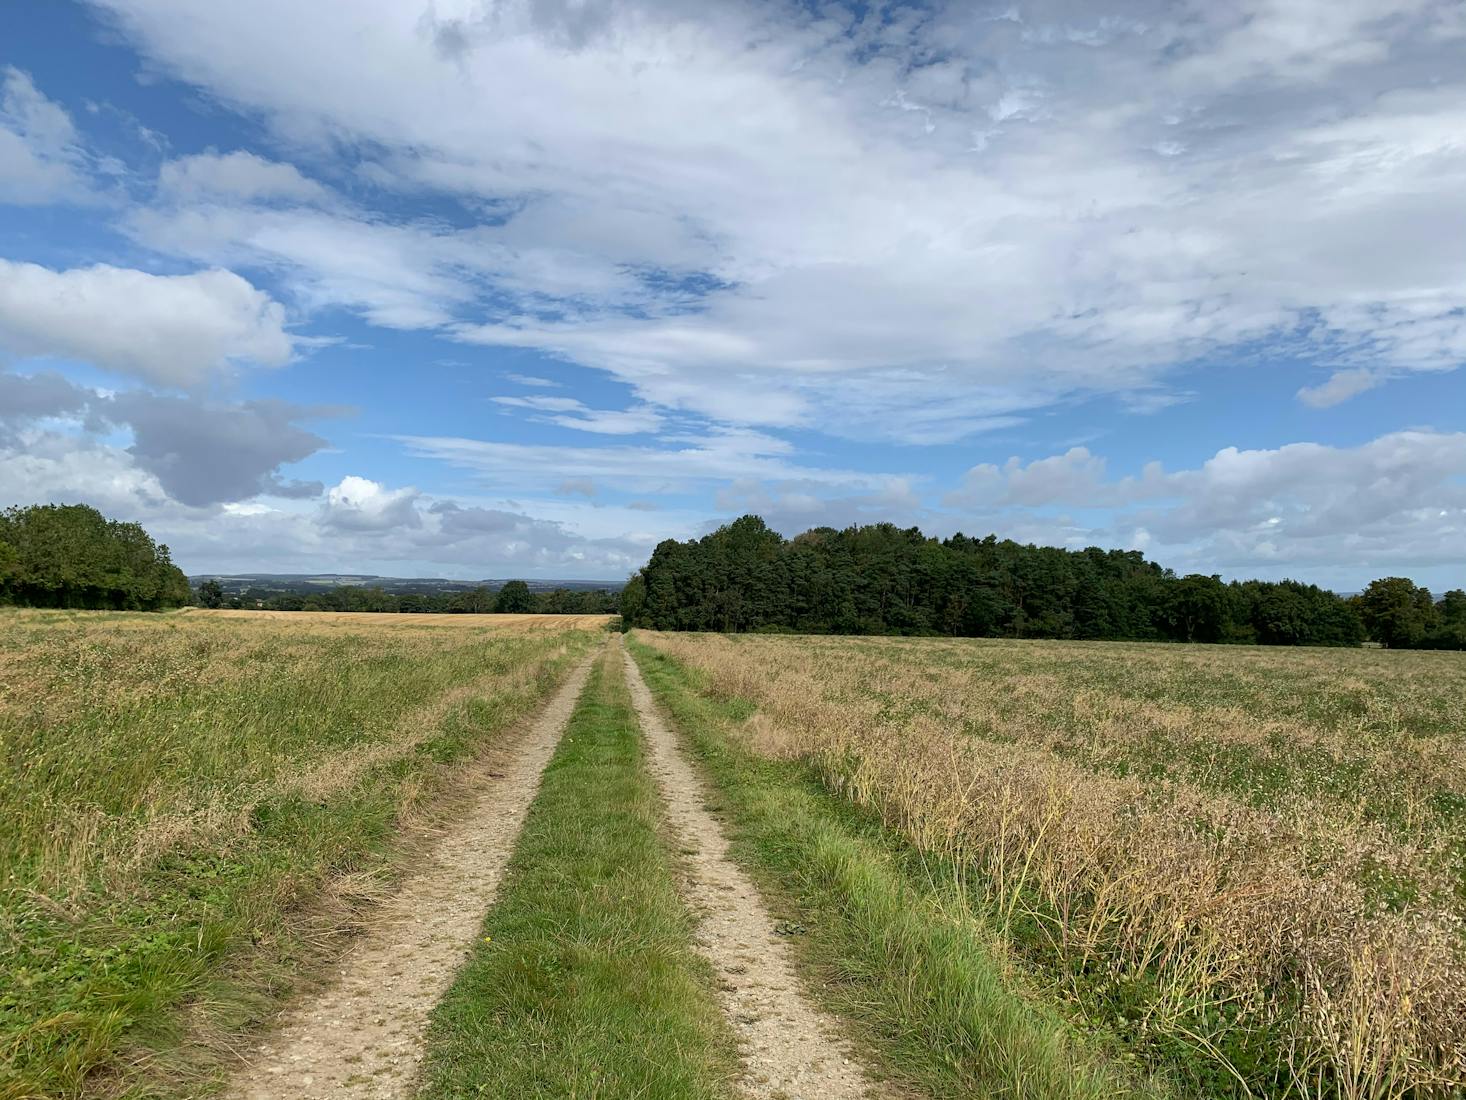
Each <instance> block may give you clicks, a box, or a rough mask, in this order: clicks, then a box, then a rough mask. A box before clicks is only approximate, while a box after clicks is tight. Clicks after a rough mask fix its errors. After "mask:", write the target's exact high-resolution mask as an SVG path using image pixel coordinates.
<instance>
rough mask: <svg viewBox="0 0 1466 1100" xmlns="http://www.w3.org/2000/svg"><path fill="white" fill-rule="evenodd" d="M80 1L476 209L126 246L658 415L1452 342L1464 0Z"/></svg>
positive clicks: (808, 417) (212, 87) (995, 402)
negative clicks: (336, 308)
mask: <svg viewBox="0 0 1466 1100" xmlns="http://www.w3.org/2000/svg"><path fill="white" fill-rule="evenodd" d="M97 2H98V3H99V5H100V6H102V7H104V8H106V9H107V10H109V11H111V12H112V13H114V15H115V17H116V19H117V22H118V25H119V26H120V28H121V29H122V30H123V32H124V33H125V34H127V35H129V36H130V37H131V38H132V40H133V41H134V42H136V43H137V45H138V47H139V48H140V49H141V50H142V51H144V52H145V53H146V54H147V55H148V57H149V58H150V60H151V61H152V62H153V63H154V64H156V65H158V66H159V67H161V68H162V69H164V70H166V71H168V72H171V73H173V74H176V75H177V76H179V77H181V78H182V79H184V80H187V81H190V82H192V83H194V84H196V85H199V86H201V87H203V88H205V89H206V90H207V91H208V92H209V93H210V94H212V95H213V96H215V97H217V98H218V99H220V100H222V101H225V102H227V103H231V104H233V105H235V106H237V107H239V108H240V109H241V110H245V111H248V112H251V113H258V114H260V115H262V116H263V117H264V118H266V119H267V120H269V122H270V124H271V125H272V126H273V127H274V129H275V131H276V133H277V135H278V136H280V137H281V138H282V139H284V140H285V141H288V142H290V143H293V144H294V145H295V146H296V147H305V148H312V149H314V150H315V151H317V152H318V153H320V154H322V155H325V154H331V153H334V152H335V151H338V150H339V149H340V148H341V147H342V144H343V141H344V142H345V143H351V144H352V147H353V148H354V149H361V150H365V151H366V152H367V157H368V163H367V164H365V165H364V166H363V167H362V173H363V176H364V178H368V179H370V180H372V181H373V182H374V183H375V184H376V185H377V186H378V187H379V188H381V189H383V190H384V191H385V192H402V193H412V192H414V191H419V190H429V191H433V192H437V193H439V194H442V195H447V196H449V197H450V198H457V199H459V200H461V202H462V204H463V206H464V208H465V210H467V211H469V212H474V211H488V212H489V214H490V216H489V217H486V218H484V219H483V221H482V223H481V224H478V225H470V226H468V227H462V226H461V225H459V226H458V227H455V226H454V225H442V224H427V223H422V224H419V223H409V224H402V223H401V218H400V215H399V216H398V217H396V218H395V219H394V218H392V217H390V216H380V215H377V214H374V213H373V212H371V211H364V210H356V209H351V208H349V207H346V206H344V205H341V204H338V205H336V206H335V207H332V208H330V209H314V208H312V209H305V208H300V209H291V210H285V209H280V208H279V207H278V203H276V202H275V201H274V200H271V202H270V203H269V204H263V203H258V202H251V201H248V200H247V199H246V197H245V195H244V194H242V193H236V194H235V195H233V196H231V197H227V199H226V197H220V196H217V195H216V196H215V197H213V198H207V199H206V198H204V197H199V198H198V199H197V200H195V201H191V202H189V203H177V202H175V203H173V204H172V205H167V204H165V205H164V207H160V208H159V209H156V210H153V211H150V212H147V213H145V214H143V215H140V216H139V217H138V218H137V219H135V220H134V223H133V227H134V232H135V233H136V234H137V235H138V236H139V237H140V239H143V240H145V241H147V242H148V243H150V244H153V245H154V246H156V247H160V248H165V249H169V250H172V251H175V252H177V253H179V254H182V255H188V256H191V257H195V258H198V259H201V260H204V261H205V262H211V263H227V262H232V260H233V258H235V257H248V258H250V259H252V261H253V262H268V263H272V264H275V265H277V266H278V267H279V268H280V269H281V270H282V271H283V272H285V273H287V274H288V275H289V277H290V278H291V279H293V280H294V281H295V282H296V284H297V286H298V290H299V292H300V293H302V295H303V300H304V301H307V302H308V303H310V304H327V303H330V304H338V305H346V306H348V307H351V308H355V309H358V310H360V311H361V312H362V313H363V314H364V315H366V316H367V317H368V318H370V319H372V320H373V321H375V322H377V323H379V324H387V325H395V326H399V327H432V326H446V327H447V329H448V331H450V332H452V333H454V334H456V335H457V336H458V337H459V338H460V339H463V340H468V341H477V342H483V343H488V344H498V345H511V346H517V347H531V348H536V349H540V350H543V351H547V352H550V353H552V354H556V355H560V356H563V357H565V358H568V359H572V360H574V361H576V362H579V363H582V364H587V365H591V366H595V367H598V368H601V369H604V370H607V371H610V372H612V373H613V374H615V375H616V376H617V377H618V378H620V379H621V380H623V381H625V382H627V383H629V384H630V385H632V386H633V387H634V388H635V389H636V391H637V393H638V394H639V396H640V397H641V398H642V399H643V400H645V401H647V402H650V403H653V404H657V405H662V406H667V407H671V408H683V409H690V410H694V411H698V412H702V413H704V414H706V415H709V416H713V417H715V418H720V419H726V420H730V421H736V422H741V423H747V424H753V425H771V426H780V425H785V426H787V425H810V426H816V427H820V428H823V429H825V430H827V431H833V432H840V433H845V434H850V435H854V436H862V437H865V436H869V435H872V434H879V435H880V436H882V437H884V438H893V439H899V440H910V441H948V440H952V439H957V438H961V437H962V436H963V435H967V434H970V433H972V432H974V431H978V430H981V429H984V428H987V427H992V426H994V425H996V424H1004V423H1012V422H1013V421H1014V419H1016V418H1018V417H1021V416H1023V415H1025V413H1026V412H1027V411H1029V410H1032V409H1035V408H1038V407H1041V406H1043V405H1046V404H1050V403H1052V402H1054V401H1056V400H1061V399H1063V398H1065V397H1066V396H1069V395H1072V394H1075V393H1083V392H1093V391H1116V392H1122V393H1124V392H1132V391H1133V392H1136V393H1139V394H1145V395H1148V396H1146V397H1144V398H1142V399H1140V401H1139V404H1138V406H1137V407H1139V408H1141V409H1144V408H1156V407H1160V404H1161V403H1162V402H1163V401H1164V400H1165V395H1166V393H1167V386H1168V372H1169V371H1170V370H1171V369H1172V368H1173V367H1175V366H1176V365H1178V364H1184V363H1194V362H1198V361H1203V360H1205V361H1215V360H1216V358H1217V357H1218V356H1217V353H1218V352H1219V351H1220V350H1223V349H1226V348H1229V347H1234V346H1249V345H1251V344H1253V343H1254V342H1257V341H1265V340H1274V341H1276V340H1286V341H1287V346H1288V347H1289V349H1290V351H1291V352H1292V353H1293V354H1296V355H1298V356H1300V357H1302V358H1305V359H1314V360H1317V361H1318V362H1319V363H1320V364H1321V365H1323V366H1325V367H1327V368H1328V369H1330V370H1338V371H1342V372H1345V373H1344V374H1342V375H1339V376H1337V378H1336V379H1335V380H1334V381H1330V382H1326V383H1324V384H1323V386H1322V387H1321V388H1319V387H1307V388H1305V390H1304V391H1303V393H1302V394H1301V395H1300V396H1301V397H1302V398H1303V399H1304V400H1309V401H1313V402H1314V403H1319V402H1321V401H1323V402H1326V401H1331V400H1338V399H1343V398H1344V397H1345V396H1346V395H1347V394H1348V393H1349V392H1351V391H1352V392H1356V393H1357V392H1359V386H1360V382H1361V381H1362V378H1363V376H1361V375H1357V374H1352V373H1349V372H1352V371H1356V370H1365V369H1368V370H1370V371H1371V372H1373V373H1372V374H1371V378H1373V379H1376V380H1383V379H1387V378H1389V377H1392V376H1394V375H1396V374H1399V373H1402V372H1405V371H1410V370H1421V369H1452V368H1454V367H1455V366H1457V365H1458V364H1459V363H1460V362H1461V361H1462V359H1463V358H1466V314H1463V311H1462V306H1463V303H1466V287H1463V283H1462V281H1461V274H1460V265H1459V257H1458V255H1457V252H1458V249H1457V248H1456V246H1455V241H1456V240H1458V239H1460V238H1462V237H1463V236H1466V221H1463V219H1466V208H1463V207H1462V205H1461V204H1460V203H1459V202H1458V201H1457V199H1456V196H1457V195H1458V194H1460V193H1461V192H1462V190H1463V189H1466V146H1463V144H1462V143H1461V141H1460V134H1461V133H1462V130H1463V125H1466V114H1463V110H1466V108H1463V106H1462V105H1463V104H1466V64H1463V60H1466V19H1463V18H1462V17H1461V15H1460V8H1459V4H1457V3H1455V2H1454V0H1406V2H1404V3H1400V4H1393V5H1389V6H1388V9H1385V8H1382V7H1381V6H1380V5H1378V4H1373V3H1368V2H1367V0H1344V2H1338V0H1286V2H1284V0H1237V2H1236V3H1231V4H1220V5H1219V4H1210V3H1200V2H1195V3H1192V2H1187V3H1183V4H1174V3H1169V2H1164V0H1125V2H1124V3H1121V4H1120V5H1119V6H1118V7H1115V6H1112V7H1111V8H1107V9H1106V11H1105V12H1104V13H1103V14H1098V13H1095V12H1094V11H1093V7H1092V5H1087V4H1082V3H1078V2H1077V0H1029V2H1021V3H1018V4H1015V5H1012V6H1011V7H1010V8H1008V9H1005V10H1004V12H1002V13H1001V14H1002V15H1003V17H1002V18H985V17H982V16H981V15H980V14H977V13H974V11H973V9H972V8H971V6H970V5H968V4H963V3H956V2H952V3H939V4H936V5H932V6H930V7H921V8H916V7H912V8H909V9H892V10H886V9H883V10H882V12H881V13H880V14H879V15H877V14H875V13H867V12H865V11H864V9H862V8H857V7H855V6H849V7H847V6H842V5H818V6H809V5H796V4H783V3H765V2H753V0H748V2H734V3H726V4H716V5H700V6H699V5H688V4H683V3H675V2H671V0H641V2H633V3H610V2H593V3H586V4H576V5H569V6H567V5H564V4H551V3H535V2H524V3H514V4H493V5H486V4H477V3H469V2H467V0H464V2H462V3H451V4H444V3H439V4H437V5H434V6H433V7H431V8H430V9H429V10H428V13H427V14H426V15H424V14H423V13H422V11H421V10H420V9H417V8H412V7H407V6H403V5H401V4H398V3H395V2H393V0H368V2H352V3H349V4H348V3H346V2H345V0H336V2H334V3H317V4H309V5H302V4H298V3H290V2H287V0H261V2H260V3H256V4H251V5H248V6H239V5H235V6H230V5H203V6H201V5H197V4H193V3H190V2H188V0H97ZM344 36H349V37H350V38H351V41H352V42H353V49H352V50H351V51H349V52H342V51H341V50H339V49H338V48H337V47H338V44H339V42H340V41H341V40H342V39H343V37H344ZM994 57H1001V58H1002V59H1003V63H1002V65H1001V66H999V65H995V64H993V63H992V62H991V59H992V58H994ZM363 69H366V70H367V71H371V72H372V73H374V74H376V75H375V76H374V79H373V80H371V81H361V80H358V79H356V76H357V74H358V73H359V72H361V71H362V70H363ZM501 102H513V103H515V104H516V105H517V106H516V109H515V110H514V111H497V110H484V109H483V105H484V104H485V103H501ZM710 118H716V119H722V120H727V124H726V125H720V126H718V127H715V128H713V129H711V130H710V129H709V127H708V126H707V120H708V119H710ZM384 201H385V200H384ZM390 201H391V202H392V203H394V204H395V203H397V201H398V196H397V195H391V197H390ZM395 209H400V206H397V207H395ZM384 210H385V211H387V213H388V214H390V208H388V207H387V206H385V205H384ZM394 220H395V221H396V222H397V224H392V222H393V221H394ZM465 220H472V219H465Z"/></svg>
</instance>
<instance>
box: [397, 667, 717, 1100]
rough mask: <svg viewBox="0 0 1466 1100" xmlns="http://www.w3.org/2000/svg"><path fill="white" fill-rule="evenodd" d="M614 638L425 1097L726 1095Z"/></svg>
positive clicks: (448, 1004) (454, 998)
mask: <svg viewBox="0 0 1466 1100" xmlns="http://www.w3.org/2000/svg"><path fill="white" fill-rule="evenodd" d="M623 659H624V658H623V657H622V656H621V653H620V652H619V651H617V650H613V651H611V652H609V653H608V654H607V655H606V656H605V657H604V658H602V659H601V661H600V662H599V663H598V664H597V667H596V668H595V670H594V671H593V672H592V674H591V679H590V681H589V682H588V683H587V685H586V689H585V693H584V694H583V695H582V696H581V700H580V703H579V705H578V706H577V708H576V711H575V714H574V716H573V717H572V719H571V721H570V725H569V727H568V729H567V730H566V734H565V738H564V740H563V741H562V742H561V743H560V746H559V748H558V749H557V750H556V752H555V755H554V757H553V758H552V760H551V762H550V764H549V766H548V768H547V769H546V771H545V775H544V779H543V785H542V786H541V788H540V792H539V794H538V796H537V797H536V799H535V801H534V804H533V805H532V806H531V808H530V812H529V816H528V818H527V819H526V821H525V826H524V832H523V834H522V835H521V838H520V842H519V846H518V848H517V849H516V850H515V854H514V857H513V859H512V860H511V862H510V865H509V868H508V870H507V873H506V876H505V881H504V885H503V887H502V889H501V893H500V896H499V900H498V901H497V902H496V903H495V905H494V906H493V908H492V909H491V910H490V911H489V914H488V917H487V919H486V921H485V924H484V929H483V935H482V937H481V942H480V943H479V944H478V945H477V946H476V948H475V950H474V953H473V956H472V958H471V959H470V960H469V962H468V963H467V964H466V965H465V967H464V968H463V970H462V971H461V972H460V973H459V975H458V977H457V979H456V980H455V982H454V984H453V986H452V988H451V989H450V990H449V992H448V994H447V995H446V996H445V997H444V999H443V1001H442V1002H441V1003H440V1004H439V1005H438V1007H437V1009H436V1010H435V1012H434V1015H433V1021H432V1025H431V1027H430V1030H429V1037H428V1055H427V1063H426V1070H425V1074H424V1083H423V1086H422V1091H421V1095H422V1096H423V1097H425V1098H426V1097H432V1098H434V1100H451V1098H456V1097H479V1096H513V1097H536V1096H541V1097H551V1096H553V1097H567V1096H572V1097H597V1098H601V1100H614V1098H617V1097H637V1098H638V1100H658V1098H665V1100H674V1098H675V1100H689V1098H697V1097H726V1096H729V1095H731V1087H730V1084H729V1082H730V1081H731V1080H732V1078H733V1076H734V1075H735V1073H736V1068H737V1066H736V1055H735V1048H734V1041H733V1038H732V1036H731V1033H730V1032H729V1030H728V1026H727V1024H726V1022H725V1021H724V1020H723V1018H722V1016H721V1014H720V1012H719V1011H718V1007H717V1005H716V1002H715V1001H714V998H713V994H712V981H713V975H712V973H711V971H710V969H709V968H708V967H707V965H706V964H705V963H704V962H703V960H702V959H701V958H699V957H698V956H697V955H696V954H695V952H694V950H693V947H692V942H691V939H692V919H691V917H690V915H689V914H688V912H687V910H686V908H685V907H684V906H683V904H682V901H681V899H680V898H679V896H678V893H677V886H676V880H675V876H674V871H673V866H672V864H671V861H670V858H669V856H668V855H667V850H666V846H665V844H664V842H663V838H662V836H661V833H660V828H661V825H660V818H659V812H660V811H659V805H660V803H659V800H658V796H657V791H656V788H655V785H654V784H653V781H652V779H651V777H650V776H649V775H648V774H647V771H646V768H645V766H644V760H643V750H642V743H641V740H640V737H639V734H638V730H637V723H636V717H635V713H634V711H633V710H632V707H631V701H630V697H629V695H628V693H627V690H626V685H625V680H624V678H623V676H622V675H621V666H620V661H621V660H623Z"/></svg>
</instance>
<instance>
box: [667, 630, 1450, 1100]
mask: <svg viewBox="0 0 1466 1100" xmlns="http://www.w3.org/2000/svg"><path fill="white" fill-rule="evenodd" d="M639 633H640V632H639ZM641 636H642V637H643V638H644V639H645V640H646V641H647V642H649V643H650V644H651V645H652V646H654V647H655V648H656V649H657V650H658V651H660V652H661V653H663V654H665V655H667V656H669V657H672V658H673V659H675V660H676V661H677V662H678V663H679V664H681V665H682V666H684V667H686V668H688V669H690V670H692V671H693V673H694V674H695V675H696V676H698V677H699V678H700V682H701V684H702V685H703V690H704V691H706V692H707V693H708V694H709V695H712V696H714V697H717V698H722V699H729V700H746V701H748V703H750V704H752V706H751V707H750V716H749V717H748V718H747V720H746V721H745V722H744V723H743V726H742V730H741V732H740V737H741V739H742V740H743V742H744V744H745V745H746V746H748V747H750V748H752V749H753V750H755V751H757V752H760V753H762V754H764V755H767V756H771V757H778V758H785V759H793V760H799V761H803V762H805V763H806V764H808V765H809V766H810V767H811V768H813V769H814V770H815V771H816V772H817V773H818V774H819V775H820V776H821V778H822V779H823V781H824V783H825V785H826V786H827V787H829V788H830V789H831V790H834V791H836V792H838V793H840V794H842V795H844V796H846V797H848V798H849V799H850V800H852V801H853V802H855V803H856V804H858V805H861V806H865V807H869V808H870V809H872V810H874V811H875V812H877V813H878V814H879V815H880V816H881V818H882V819H883V820H884V821H885V822H886V823H887V824H888V825H890V826H892V827H893V828H895V829H897V830H898V831H899V832H901V833H902V834H904V835H905V836H906V837H907V838H908V839H909V840H910V841H911V842H912V843H913V844H915V845H916V846H917V847H918V848H919V849H921V850H923V851H926V852H929V853H931V854H932V855H933V856H936V857H939V858H940V859H941V860H943V861H944V862H945V863H948V864H950V866H952V867H953V868H955V869H956V872H957V873H958V874H960V875H961V877H962V881H963V883H964V887H965V890H966V893H967V896H968V898H969V902H970V904H971V906H972V908H973V911H974V913H976V914H977V915H979V916H981V917H982V918H983V919H984V920H985V921H986V922H987V923H988V925H990V926H991V927H993V928H994V929H995V930H997V931H998V932H999V933H1001V934H1002V936H1003V937H1004V939H1005V940H1006V942H1007V943H1008V944H1009V945H1010V947H1011V950H1012V952H1013V956H1014V958H1015V961H1017V962H1018V963H1019V964H1020V965H1021V966H1023V967H1024V968H1025V969H1026V970H1028V971H1029V972H1030V973H1032V974H1033V975H1035V976H1036V977H1037V979H1038V980H1039V981H1040V982H1041V983H1046V985H1047V987H1048V988H1049V989H1050V990H1051V991H1052V999H1053V1001H1054V1002H1055V1003H1056V1004H1060V1005H1063V1006H1066V1011H1068V1012H1069V1013H1070V1014H1071V1015H1072V1016H1074V1017H1075V1018H1076V1019H1077V1020H1078V1021H1079V1022H1080V1024H1081V1026H1087V1027H1092V1028H1094V1029H1095V1030H1096V1031H1099V1032H1103V1033H1105V1034H1108V1035H1113V1036H1116V1037H1117V1038H1118V1040H1119V1041H1120V1042H1121V1043H1123V1044H1124V1045H1125V1046H1126V1047H1128V1048H1129V1049H1130V1050H1131V1051H1132V1052H1133V1053H1134V1056H1136V1057H1138V1058H1140V1059H1142V1060H1143V1061H1144V1062H1146V1063H1147V1064H1150V1065H1152V1066H1154V1067H1155V1068H1157V1069H1158V1070H1163V1071H1164V1072H1165V1073H1167V1074H1169V1075H1171V1076H1172V1077H1173V1078H1174V1079H1175V1080H1176V1082H1177V1085H1178V1088H1179V1090H1180V1091H1181V1092H1182V1093H1183V1094H1186V1095H1193V1096H1226V1095H1237V1096H1247V1095H1252V1096H1300V1097H1316V1096H1336V1095H1337V1096H1345V1097H1359V1098H1364V1097H1369V1098H1385V1097H1407V1096H1421V1097H1425V1096H1447V1095H1458V1094H1459V1093H1458V1092H1457V1091H1456V1090H1459V1089H1461V1088H1462V1087H1466V981H1463V978H1462V975H1463V974H1466V934H1463V928H1466V661H1463V660H1462V659H1461V658H1460V656H1459V655H1458V654H1452V653H1419V652H1415V653H1407V652H1397V651H1378V650H1373V651H1364V650H1342V649H1341V650H1263V649H1251V648H1247V649H1243V648H1231V647H1225V646H1174V645H1154V644H1152V645H1145V644H1122V643H1084V642H1009V641H944V640H937V639H891V638H882V639H878V638H834V637H781V636H775V637H767V636H754V635H740V636H723V635H712V634H702V635H694V634H657V633H646V634H642V635H641Z"/></svg>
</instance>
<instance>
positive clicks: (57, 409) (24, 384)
mask: <svg viewBox="0 0 1466 1100" xmlns="http://www.w3.org/2000/svg"><path fill="white" fill-rule="evenodd" d="M93 396H95V395H94V394H93V393H92V391H91V390H87V389H83V388H82V387H80V386H77V385H75V384H74V383H72V382H69V381H67V380H66V379H65V378H63V377H61V375H59V374H56V373H54V372H51V371H46V372H43V373H40V374H33V375H23V374H7V373H5V372H3V371H0V421H10V422H12V423H19V422H21V421H23V420H32V419H35V418H38V417H44V416H63V415H65V414H67V413H77V412H82V411H83V410H85V409H86V408H87V405H88V403H89V402H90V400H91V398H92V397H93Z"/></svg>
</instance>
